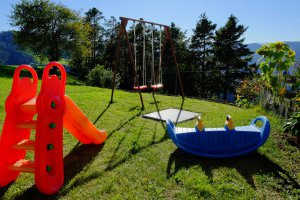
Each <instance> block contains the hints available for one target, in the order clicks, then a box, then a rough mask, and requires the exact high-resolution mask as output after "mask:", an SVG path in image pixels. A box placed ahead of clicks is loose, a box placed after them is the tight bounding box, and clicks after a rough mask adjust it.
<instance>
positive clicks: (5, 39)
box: [0, 31, 33, 65]
mask: <svg viewBox="0 0 300 200" xmlns="http://www.w3.org/2000/svg"><path fill="white" fill-rule="evenodd" d="M32 62H33V57H32V55H30V54H28V53H26V52H24V51H22V50H20V49H19V48H18V46H17V45H16V44H14V42H13V33H12V32H11V31H4V32H0V64H5V65H20V64H24V63H28V64H29V63H32Z"/></svg>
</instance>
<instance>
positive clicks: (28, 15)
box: [10, 0, 80, 61]
mask: <svg viewBox="0 0 300 200" xmlns="http://www.w3.org/2000/svg"><path fill="white" fill-rule="evenodd" d="M10 18H11V20H12V22H11V25H12V26H15V27H17V28H18V29H19V31H16V32H15V36H14V40H15V42H16V43H17V44H18V45H19V46H21V47H22V48H24V49H30V50H31V51H32V52H34V53H35V54H37V55H41V56H46V57H47V58H48V59H49V61H53V60H56V61H57V60H59V59H60V58H62V55H63V53H65V52H68V51H70V50H71V49H73V48H74V45H75V44H74V43H75V41H76V38H77V36H78V31H76V30H75V29H74V27H75V26H74V24H75V23H77V22H78V21H79V19H80V18H79V15H78V13H76V12H75V11H72V10H70V9H69V8H67V7H65V6H63V5H61V4H56V3H53V2H50V1H49V0H33V1H30V0H23V1H21V2H20V3H17V4H15V5H14V6H13V11H12V13H11V16H10Z"/></svg>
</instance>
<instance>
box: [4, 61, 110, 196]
mask: <svg viewBox="0 0 300 200" xmlns="http://www.w3.org/2000/svg"><path fill="white" fill-rule="evenodd" d="M54 66H55V67H57V68H58V69H59V71H60V76H57V75H51V74H50V70H51V69H52V68H53V67H54ZM22 70H27V71H29V72H30V73H31V75H32V78H29V77H23V78H21V77H20V72H21V71H22ZM37 82H38V77H37V74H36V72H35V70H34V69H33V68H31V67H30V66H28V65H21V66H19V67H18V68H17V69H16V71H15V73H14V78H13V86H12V90H11V93H10V94H9V96H8V97H7V100H6V103H5V110H6V118H5V121H4V125H3V130H2V134H1V138H0V187H4V186H6V185H8V184H9V183H11V182H13V181H14V180H16V178H17V177H18V175H19V174H20V172H30V173H34V174H35V183H36V186H37V188H38V189H39V190H40V191H41V192H42V193H44V194H53V193H56V192H57V191H58V190H59V189H60V188H61V187H62V185H63V182H64V171H63V167H64V163H63V127H65V128H66V129H67V130H68V131H69V132H70V133H72V134H73V135H74V136H75V137H76V138H77V139H78V140H79V141H80V142H82V143H84V144H89V143H94V144H101V143H103V142H104V141H105V139H106V138H107V134H106V131H104V130H98V129H97V128H96V127H95V126H94V125H93V123H92V122H90V121H89V120H88V118H87V117H86V116H85V115H84V114H83V113H82V112H81V110H80V109H79V108H78V107H77V106H76V105H75V103H74V102H73V101H72V100H71V99H70V98H69V97H67V96H65V84H66V72H65V69H64V67H63V66H62V65H61V64H59V63H57V62H51V63H49V64H48V65H47V66H46V67H45V69H44V72H43V78H42V85H41V91H40V93H39V94H38V96H37V97H36V92H37ZM34 116H36V117H34ZM32 131H35V140H30V138H32V137H31V136H30V133H31V132H32ZM27 151H34V153H35V154H34V160H25V155H26V152H27Z"/></svg>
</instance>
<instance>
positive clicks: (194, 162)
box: [0, 77, 300, 199]
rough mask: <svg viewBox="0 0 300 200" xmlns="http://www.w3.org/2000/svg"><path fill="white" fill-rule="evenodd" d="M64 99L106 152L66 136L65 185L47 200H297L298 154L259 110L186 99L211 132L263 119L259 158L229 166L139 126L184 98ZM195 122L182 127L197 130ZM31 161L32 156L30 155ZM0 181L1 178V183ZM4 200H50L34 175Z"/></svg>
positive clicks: (102, 94)
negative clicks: (98, 135)
mask: <svg viewBox="0 0 300 200" xmlns="http://www.w3.org/2000/svg"><path fill="white" fill-rule="evenodd" d="M10 89H11V79H8V78H1V77H0V130H1V128H2V125H3V122H4V118H5V113H4V102H5V98H6V96H7V95H8V93H9V91H10ZM66 93H67V94H68V95H69V96H70V97H71V98H72V99H73V100H74V101H75V102H76V103H77V105H78V106H79V107H80V108H81V109H82V110H83V112H84V113H85V114H86V115H87V116H88V117H89V119H90V120H91V121H92V122H95V124H96V126H97V127H98V128H100V129H106V130H107V132H108V134H109V138H108V139H107V141H106V142H105V144H104V145H100V146H97V145H81V144H78V142H77V141H76V139H74V138H73V137H72V135H71V134H68V133H67V134H65V135H64V155H65V159H64V162H65V185H64V187H63V188H62V189H61V190H60V192H59V193H58V194H57V195H55V196H50V197H49V199H53V198H57V199H195V198H196V199H199V198H200V199H201V198H203V199H216V198H218V199H229V198H234V199H236V198H240V199H253V198H256V199H265V198H267V199H286V198H290V199H297V198H298V199H299V197H300V192H299V181H300V166H299V161H300V153H299V150H298V149H297V148H296V147H292V146H290V145H289V144H287V142H286V141H285V140H284V138H283V137H282V135H281V134H280V123H281V122H280V120H278V119H277V118H276V117H274V116H272V115H270V114H267V113H264V112H263V111H260V110H259V109H258V108H256V109H241V108H236V107H232V106H228V105H223V104H217V103H211V102H206V101H199V100H194V99H187V100H186V101H185V102H184V105H183V109H186V110H189V111H194V112H201V113H202V116H203V119H204V123H205V126H206V127H220V126H222V125H223V123H224V120H225V115H226V114H231V116H232V117H233V118H234V120H235V123H236V125H244V124H248V123H249V122H250V121H251V119H252V118H254V117H256V116H258V115H261V114H265V115H267V116H268V117H269V119H270V121H271V124H272V130H271V137H270V138H269V140H268V141H267V143H266V144H265V145H264V146H263V147H261V148H260V149H259V150H258V151H257V152H254V153H252V154H249V155H246V156H242V157H238V158H231V159H207V158H198V157H195V156H192V155H188V154H186V153H183V152H181V151H180V150H178V149H177V147H176V146H175V145H174V144H173V143H172V141H171V140H170V139H169V137H168V135H167V133H166V131H165V125H164V124H163V123H161V122H156V121H152V120H146V119H143V118H141V115H142V114H144V113H148V112H152V111H156V110H157V109H160V110H162V109H165V108H170V107H172V108H180V105H181V103H182V102H181V98H180V97H168V96H162V95H156V96H155V98H156V101H157V102H158V103H157V104H155V103H154V99H153V97H152V95H151V94H144V100H145V106H146V109H145V110H144V111H142V110H141V109H140V108H141V107H140V102H139V96H138V95H137V94H136V93H127V92H123V91H116V93H115V103H113V104H111V105H110V104H109V103H108V102H109V100H110V90H107V89H101V88H95V87H82V86H81V87H79V86H67V89H66ZM194 124H195V121H188V122H184V123H180V124H179V125H180V126H187V127H193V126H194ZM28 157H29V158H30V157H32V154H28ZM0 178H1V177H0ZM0 198H3V199H13V198H16V199H41V198H45V196H43V195H42V194H40V193H39V192H38V191H37V189H36V188H35V186H34V178H33V176H32V175H31V174H22V175H21V176H20V177H19V178H18V179H17V181H16V182H15V183H13V184H11V185H10V186H8V187H5V188H2V189H0Z"/></svg>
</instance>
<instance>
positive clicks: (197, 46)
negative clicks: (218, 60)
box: [190, 13, 217, 97]
mask: <svg viewBox="0 0 300 200" xmlns="http://www.w3.org/2000/svg"><path fill="white" fill-rule="evenodd" d="M216 26H217V25H216V24H214V23H212V22H211V21H210V20H208V18H207V17H206V14H205V13H203V14H201V15H200V19H199V21H198V22H197V24H196V29H194V30H193V31H194V34H193V35H192V38H191V45H190V49H191V51H192V56H193V59H191V60H192V61H193V62H194V63H192V64H193V65H195V66H197V70H199V73H198V74H199V76H198V77H199V79H200V80H199V81H200V82H201V83H202V84H200V91H199V94H200V96H202V97H207V95H208V91H207V90H208V89H209V88H211V87H209V85H210V84H209V83H208V79H209V77H211V76H212V73H211V72H212V68H213V67H214V64H213V62H212V55H213V49H212V44H213V39H214V30H215V29H216ZM209 74H210V75H209Z"/></svg>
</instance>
